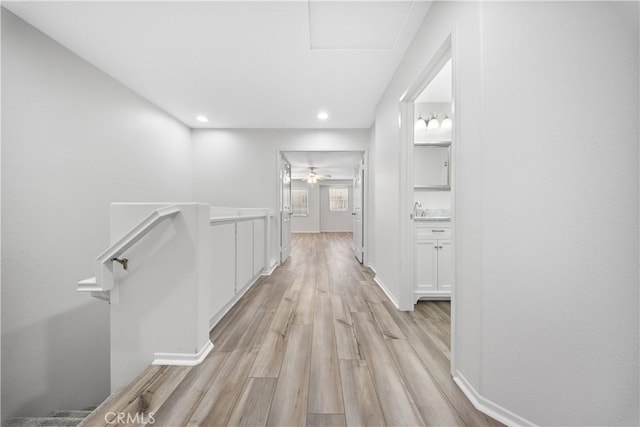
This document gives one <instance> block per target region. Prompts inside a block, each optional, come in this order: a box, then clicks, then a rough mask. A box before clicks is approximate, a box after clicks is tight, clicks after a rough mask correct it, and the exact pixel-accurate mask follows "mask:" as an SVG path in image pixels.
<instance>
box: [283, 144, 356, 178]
mask: <svg viewBox="0 0 640 427" xmlns="http://www.w3.org/2000/svg"><path fill="white" fill-rule="evenodd" d="M284 155H285V157H286V158H287V160H289V163H291V178H292V179H294V180H295V179H301V178H304V177H305V176H307V173H308V172H309V168H310V167H314V168H316V169H317V170H316V172H318V173H319V174H320V175H331V179H349V180H350V179H353V176H354V170H355V168H356V167H357V166H358V164H360V162H361V161H362V155H363V153H362V151H287V152H286V153H284Z"/></svg>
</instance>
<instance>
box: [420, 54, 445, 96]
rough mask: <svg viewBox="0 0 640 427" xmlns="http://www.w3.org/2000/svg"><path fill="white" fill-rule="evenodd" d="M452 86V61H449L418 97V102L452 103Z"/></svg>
mask: <svg viewBox="0 0 640 427" xmlns="http://www.w3.org/2000/svg"><path fill="white" fill-rule="evenodd" d="M452 86H453V77H452V70H451V60H448V61H447V63H446V64H444V66H443V67H442V69H441V70H440V71H439V72H438V74H436V76H435V77H434V78H433V80H431V81H430V82H429V84H428V85H427V87H426V88H425V89H424V90H423V91H422V93H421V94H420V95H419V96H418V98H417V99H416V102H451V99H452V98H451V88H452Z"/></svg>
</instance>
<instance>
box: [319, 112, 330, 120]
mask: <svg viewBox="0 0 640 427" xmlns="http://www.w3.org/2000/svg"><path fill="white" fill-rule="evenodd" d="M328 118H329V113H327V112H326V111H320V112H319V113H318V120H327V119H328Z"/></svg>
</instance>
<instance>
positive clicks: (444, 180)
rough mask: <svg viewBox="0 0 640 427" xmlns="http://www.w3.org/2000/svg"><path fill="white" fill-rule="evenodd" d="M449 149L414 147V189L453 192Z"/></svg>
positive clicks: (432, 146) (436, 146)
mask: <svg viewBox="0 0 640 427" xmlns="http://www.w3.org/2000/svg"><path fill="white" fill-rule="evenodd" d="M449 148H450V146H449V145H414V148H413V150H414V152H413V162H414V163H413V185H414V188H418V189H426V190H451V184H450V182H449V177H450V170H451V159H450V156H449V152H450V150H449Z"/></svg>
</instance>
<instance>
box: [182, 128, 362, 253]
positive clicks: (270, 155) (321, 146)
mask: <svg viewBox="0 0 640 427" xmlns="http://www.w3.org/2000/svg"><path fill="white" fill-rule="evenodd" d="M192 140H193V197H194V200H198V201H203V202H207V203H211V205H212V206H237V207H261V208H263V207H264V208H269V209H272V210H274V211H276V212H277V210H278V206H277V203H278V200H277V194H278V179H277V175H276V170H277V169H276V166H277V159H278V150H282V151H305V150H308V151H365V150H366V149H367V148H368V140H369V129H326V130H325V129H194V130H193V131H192ZM277 222H278V221H276V223H277ZM273 233H274V236H275V238H273V239H272V245H271V246H272V247H271V259H272V260H274V259H275V258H276V256H277V254H278V251H279V240H278V239H279V237H278V236H279V229H276V230H273Z"/></svg>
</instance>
